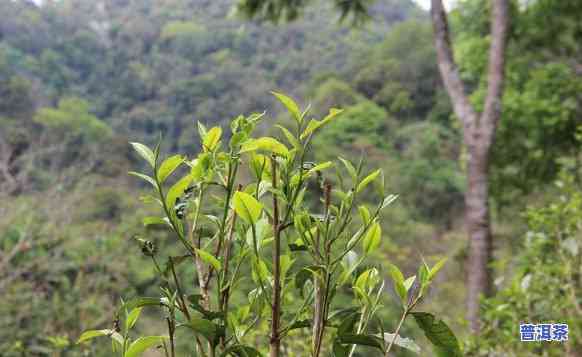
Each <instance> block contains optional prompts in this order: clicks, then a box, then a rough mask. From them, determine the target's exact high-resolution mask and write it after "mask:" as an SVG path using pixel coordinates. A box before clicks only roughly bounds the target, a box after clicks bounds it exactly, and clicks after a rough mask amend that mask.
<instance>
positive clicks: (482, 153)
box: [431, 0, 509, 334]
mask: <svg viewBox="0 0 582 357" xmlns="http://www.w3.org/2000/svg"><path fill="white" fill-rule="evenodd" d="M492 5H493V11H492V15H491V44H490V47H489V63H488V69H487V96H486V98H485V105H484V108H483V112H482V113H481V114H480V115H478V114H477V113H476V112H475V109H474V107H473V105H472V104H471V102H470V100H469V96H468V95H467V94H466V93H465V88H464V84H463V81H462V80H461V77H460V75H459V70H458V66H457V64H456V63H455V60H454V56H453V49H452V45H451V39H450V34H449V27H448V21H447V14H446V12H445V9H444V6H443V3H442V0H431V20H432V23H433V31H434V40H435V49H436V53H437V62H438V66H439V71H440V73H441V77H442V79H443V83H444V86H445V88H446V90H447V93H448V94H449V97H450V99H451V102H452V104H453V110H454V112H455V115H456V116H457V117H458V118H459V120H460V121H461V124H462V126H463V142H464V144H465V146H466V147H467V150H468V153H469V158H468V160H467V191H466V192H465V223H466V226H467V233H468V235H469V255H468V261H467V267H468V269H467V270H468V274H467V320H468V321H469V324H470V327H471V330H472V331H473V333H475V334H478V333H479V330H480V326H479V299H480V297H481V296H482V295H487V294H489V293H490V292H491V283H490V281H491V274H490V267H489V263H490V262H491V258H492V235H491V223H490V217H489V191H488V169H489V154H490V152H491V147H492V145H493V142H494V140H495V130H496V129H497V123H498V122H499V118H500V117H501V101H502V95H503V82H504V70H505V49H506V45H507V32H508V27H509V0H492Z"/></svg>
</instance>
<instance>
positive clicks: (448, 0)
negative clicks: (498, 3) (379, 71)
mask: <svg viewBox="0 0 582 357" xmlns="http://www.w3.org/2000/svg"><path fill="white" fill-rule="evenodd" d="M0 1H1V0H0ZM32 1H34V2H35V3H37V4H41V3H42V2H43V0H32ZM379 1H381V0H379ZM414 2H416V3H417V4H418V5H419V6H420V7H422V8H423V9H425V10H428V9H429V8H430V0H414ZM455 2H456V1H455V0H444V3H445V7H446V8H447V9H450V6H451V4H453V3H455Z"/></svg>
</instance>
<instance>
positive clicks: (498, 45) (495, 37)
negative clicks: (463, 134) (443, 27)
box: [482, 0, 509, 136]
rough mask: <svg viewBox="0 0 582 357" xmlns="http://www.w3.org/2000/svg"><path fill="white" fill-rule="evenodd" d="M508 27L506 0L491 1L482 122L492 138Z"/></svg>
mask: <svg viewBox="0 0 582 357" xmlns="http://www.w3.org/2000/svg"><path fill="white" fill-rule="evenodd" d="M508 27H509V4H508V0H493V14H492V19H491V45H490V47H489V68H488V73H487V97H486V99H485V107H484V109H483V114H482V120H483V122H484V124H485V125H487V127H488V131H489V132H488V135H489V136H492V135H493V133H494V132H495V127H496V126H497V122H498V121H499V117H500V116H501V102H502V101H501V99H502V97H503V82H504V69H505V49H506V46H507V32H508Z"/></svg>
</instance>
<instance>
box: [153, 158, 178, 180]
mask: <svg viewBox="0 0 582 357" xmlns="http://www.w3.org/2000/svg"><path fill="white" fill-rule="evenodd" d="M183 162H184V157H183V156H182V155H174V156H170V157H169V158H167V159H166V160H164V162H162V164H161V165H160V168H159V169H158V173H157V175H158V181H159V182H160V184H161V183H163V182H164V181H165V180H166V179H167V178H168V177H169V176H170V175H171V174H172V173H173V172H174V171H175V170H176V169H177V168H178V167H179V166H180V165H181V164H182V163H183Z"/></svg>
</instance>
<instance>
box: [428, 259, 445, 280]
mask: <svg viewBox="0 0 582 357" xmlns="http://www.w3.org/2000/svg"><path fill="white" fill-rule="evenodd" d="M446 262H447V258H443V259H441V260H439V261H438V262H437V263H436V264H435V265H434V266H433V267H432V268H431V269H430V271H429V272H428V281H431V280H432V279H433V278H434V277H435V276H436V274H437V273H438V272H439V270H441V268H442V267H443V266H444V265H445V263H446Z"/></svg>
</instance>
